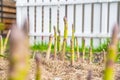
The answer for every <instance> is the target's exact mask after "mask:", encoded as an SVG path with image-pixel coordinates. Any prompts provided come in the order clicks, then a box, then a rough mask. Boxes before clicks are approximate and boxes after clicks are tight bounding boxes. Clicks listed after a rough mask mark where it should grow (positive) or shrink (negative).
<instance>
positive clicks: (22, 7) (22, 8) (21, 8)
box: [16, 0, 119, 46]
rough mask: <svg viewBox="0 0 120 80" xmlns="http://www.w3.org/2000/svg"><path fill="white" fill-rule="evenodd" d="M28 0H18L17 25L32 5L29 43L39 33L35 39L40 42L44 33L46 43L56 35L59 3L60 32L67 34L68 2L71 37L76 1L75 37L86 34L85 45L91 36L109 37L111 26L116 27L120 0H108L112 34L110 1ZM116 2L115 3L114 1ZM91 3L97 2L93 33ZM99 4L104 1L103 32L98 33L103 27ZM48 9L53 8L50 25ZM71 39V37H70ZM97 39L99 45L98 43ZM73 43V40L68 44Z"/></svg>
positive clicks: (20, 23) (21, 21)
mask: <svg viewBox="0 0 120 80" xmlns="http://www.w3.org/2000/svg"><path fill="white" fill-rule="evenodd" d="M26 1H27V0H24V1H21V0H17V5H16V6H17V24H18V25H19V26H20V25H22V23H23V21H24V18H25V17H26V16H27V7H26V6H29V22H30V28H29V29H30V30H29V31H30V32H29V33H30V43H32V44H33V43H34V36H37V39H36V41H37V42H38V41H41V38H40V37H41V36H42V35H43V36H46V37H44V42H48V40H49V38H48V35H50V34H53V26H54V25H56V27H57V7H58V6H59V29H60V31H61V35H62V36H63V34H64V22H63V18H64V16H65V5H68V9H67V13H68V14H67V18H68V32H69V33H68V34H69V35H68V36H69V37H70V36H71V34H72V23H73V12H74V10H73V4H76V24H75V25H76V26H75V27H76V33H75V36H77V37H79V38H81V37H86V38H87V39H86V46H89V45H90V39H88V38H90V37H98V38H100V37H104V38H106V37H110V34H111V29H112V28H113V25H114V23H115V22H116V21H117V5H116V4H117V2H116V3H115V1H119V0H109V2H111V3H110V17H109V19H110V20H109V31H110V33H107V22H108V21H107V16H108V12H107V11H108V10H107V9H108V3H106V2H108V1H107V0H102V1H101V0H76V1H74V0H68V1H67V2H66V1H65V0H60V1H59V2H57V0H52V2H50V1H49V0H44V2H41V1H42V0H36V1H37V2H35V0H29V3H26ZM112 2H114V3H112ZM88 3H94V4H95V7H94V23H93V27H94V29H93V34H92V33H91V4H88ZM96 3H102V7H103V8H102V22H101V23H102V24H101V26H102V28H101V29H102V31H101V33H99V29H100V6H99V5H100V4H96ZM81 4H85V10H84V12H85V13H84V33H82V6H81ZM35 6H36V32H34V29H35V12H34V11H35ZM41 6H44V19H43V20H44V23H43V24H44V31H43V33H42V32H41V29H42V12H41V11H42V10H41ZM49 8H51V10H52V11H51V24H50V23H49V22H50V15H49ZM50 25H51V30H52V31H51V33H50V32H49V27H50ZM68 41H70V38H69V39H68ZM94 42H95V43H94V45H97V44H98V42H99V41H96V40H94ZM96 42H97V44H96ZM68 44H70V43H68ZM79 44H80V45H81V39H79Z"/></svg>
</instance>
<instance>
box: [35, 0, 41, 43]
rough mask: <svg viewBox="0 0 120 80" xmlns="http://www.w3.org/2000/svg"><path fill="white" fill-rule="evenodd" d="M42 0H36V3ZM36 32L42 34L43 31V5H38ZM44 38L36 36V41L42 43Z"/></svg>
mask: <svg viewBox="0 0 120 80" xmlns="http://www.w3.org/2000/svg"><path fill="white" fill-rule="evenodd" d="M41 2H42V0H36V3H41ZM36 33H37V34H41V33H42V7H41V6H38V7H36ZM41 41H42V38H41V37H36V42H37V43H41Z"/></svg>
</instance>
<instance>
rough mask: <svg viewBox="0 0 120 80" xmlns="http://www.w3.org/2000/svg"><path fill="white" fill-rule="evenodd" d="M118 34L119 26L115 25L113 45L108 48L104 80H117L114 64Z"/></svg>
mask: <svg viewBox="0 0 120 80" xmlns="http://www.w3.org/2000/svg"><path fill="white" fill-rule="evenodd" d="M118 33H119V28H118V25H115V26H114V28H113V32H112V39H111V43H110V44H109V46H108V53H107V60H106V66H105V73H104V80H115V70H114V64H115V60H116V56H117V44H118Z"/></svg>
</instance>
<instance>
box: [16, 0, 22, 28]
mask: <svg viewBox="0 0 120 80" xmlns="http://www.w3.org/2000/svg"><path fill="white" fill-rule="evenodd" d="M20 3H21V0H17V4H20ZM21 17H22V9H21V7H17V25H18V26H21V23H22V22H21V21H22V18H21Z"/></svg>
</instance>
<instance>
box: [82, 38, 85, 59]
mask: <svg viewBox="0 0 120 80" xmlns="http://www.w3.org/2000/svg"><path fill="white" fill-rule="evenodd" d="M82 54H83V57H82V59H83V61H84V60H85V39H84V38H83V39H82Z"/></svg>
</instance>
